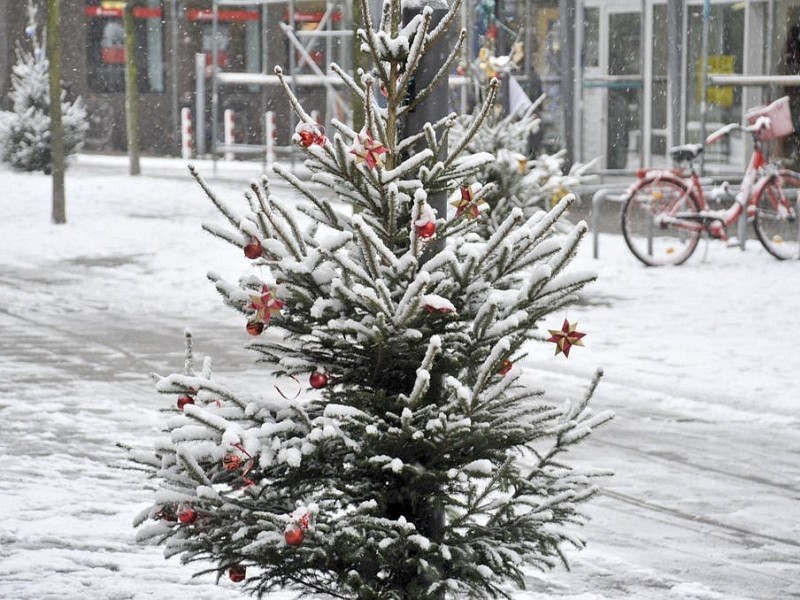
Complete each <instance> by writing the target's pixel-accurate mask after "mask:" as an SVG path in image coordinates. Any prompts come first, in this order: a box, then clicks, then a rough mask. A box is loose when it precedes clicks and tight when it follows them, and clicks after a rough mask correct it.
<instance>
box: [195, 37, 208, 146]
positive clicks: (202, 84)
mask: <svg viewBox="0 0 800 600" xmlns="http://www.w3.org/2000/svg"><path fill="white" fill-rule="evenodd" d="M205 76H206V55H205V54H203V53H202V52H201V53H198V54H195V55H194V77H195V80H194V87H195V92H194V106H195V109H194V114H195V117H194V128H195V132H196V134H195V148H196V149H197V157H198V158H200V157H201V156H203V155H204V154H205V153H206V80H205Z"/></svg>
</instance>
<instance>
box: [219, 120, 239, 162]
mask: <svg viewBox="0 0 800 600" xmlns="http://www.w3.org/2000/svg"><path fill="white" fill-rule="evenodd" d="M222 119H223V120H222V123H223V133H222V135H223V138H222V139H223V143H224V144H225V145H226V146H232V145H233V144H234V141H235V139H236V113H234V112H233V109H230V108H226V109H225V112H224V113H223V117H222ZM224 158H225V160H233V159H234V155H233V152H225V155H224Z"/></svg>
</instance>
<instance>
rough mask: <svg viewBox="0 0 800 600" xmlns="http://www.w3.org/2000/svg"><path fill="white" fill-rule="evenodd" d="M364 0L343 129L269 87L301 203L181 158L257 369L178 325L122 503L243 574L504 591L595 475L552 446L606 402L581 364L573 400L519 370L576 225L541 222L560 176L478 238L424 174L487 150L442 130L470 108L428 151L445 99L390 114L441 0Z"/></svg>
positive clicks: (420, 92) (539, 340) (414, 101)
mask: <svg viewBox="0 0 800 600" xmlns="http://www.w3.org/2000/svg"><path fill="white" fill-rule="evenodd" d="M362 10H363V14H364V23H365V25H364V29H362V30H360V31H359V32H358V35H359V37H360V39H361V41H362V49H363V50H364V51H366V52H368V53H369V55H370V56H371V57H372V61H373V66H372V68H371V70H370V71H369V72H358V73H357V74H356V76H355V77H353V76H351V75H349V74H347V73H345V72H343V71H342V70H341V69H340V68H339V67H338V66H336V65H332V66H331V68H332V69H333V70H334V71H335V72H337V73H338V74H339V75H340V76H341V78H342V80H343V82H344V84H345V85H346V86H348V87H349V89H350V90H351V92H352V94H353V97H354V98H356V99H357V101H358V102H361V103H363V107H364V114H365V124H364V127H363V129H361V130H359V131H356V130H353V129H352V128H350V127H348V126H347V125H345V124H343V123H341V122H334V123H332V129H333V130H334V131H331V132H323V131H322V129H321V128H320V127H319V126H318V125H317V124H316V123H315V121H314V120H313V119H312V118H311V117H310V116H309V115H308V114H307V113H306V112H305V111H304V109H303V108H302V106H301V105H300V104H299V103H298V101H297V99H296V98H295V97H294V96H293V95H292V94H291V91H290V90H289V88H288V87H287V86H284V87H285V88H286V92H287V94H288V95H289V98H290V100H291V102H292V105H293V108H294V110H295V112H296V114H297V117H298V119H299V120H300V124H299V125H298V127H297V130H296V133H295V135H294V141H295V143H296V144H297V145H298V146H299V147H301V148H302V149H303V150H304V151H305V152H306V153H307V155H308V159H307V161H306V163H305V164H306V166H307V168H308V169H309V170H310V171H311V173H312V175H311V177H310V179H311V181H312V182H313V183H309V182H307V181H304V180H301V179H300V178H298V177H297V176H296V175H294V174H293V173H291V172H290V171H288V170H287V169H285V168H284V167H282V166H280V165H276V167H275V172H276V173H277V175H278V176H280V177H282V178H283V179H284V180H285V181H287V182H288V183H289V184H291V186H293V187H294V188H295V190H296V191H297V193H298V194H299V195H300V196H302V197H303V198H304V199H305V200H306V202H305V203H297V201H296V199H281V198H279V197H278V195H277V194H275V193H273V190H272V189H271V187H270V184H269V180H268V179H267V178H266V177H264V178H263V179H262V180H261V181H258V182H253V183H252V184H251V186H250V190H249V191H248V192H247V193H246V194H245V201H244V203H243V205H242V206H241V207H240V208H239V209H236V208H234V207H233V206H230V205H229V204H228V203H226V202H224V201H223V200H222V199H221V198H219V197H218V196H217V195H216V194H215V193H214V192H213V191H212V190H211V189H210V188H209V187H208V185H207V184H206V183H205V181H204V180H203V179H202V178H201V177H200V175H199V174H197V173H195V172H194V171H193V173H194V175H195V177H196V178H197V180H198V182H199V183H200V185H201V186H202V188H203V190H204V191H205V193H206V194H207V195H208V197H209V198H210V199H211V201H212V202H213V203H214V204H215V205H216V206H217V208H218V209H219V210H220V212H221V214H222V215H224V217H225V219H226V221H227V223H226V225H225V226H223V225H221V224H219V223H208V224H205V225H204V227H205V228H206V229H207V230H208V231H209V232H210V233H212V234H214V235H215V236H216V237H218V238H221V239H222V240H225V241H227V242H229V243H231V244H232V245H234V246H236V247H238V248H240V249H241V251H243V253H244V255H245V257H247V259H248V260H249V261H251V263H252V269H251V270H250V271H249V272H248V273H247V274H246V275H244V276H243V277H242V278H241V279H240V280H239V281H238V282H237V283H232V282H228V281H226V280H225V279H223V278H222V277H221V276H220V275H218V274H215V273H210V274H209V278H210V279H211V281H212V282H214V284H215V286H216V289H217V290H218V291H219V293H220V294H221V295H222V297H223V298H224V300H225V302H226V303H227V304H228V305H229V306H230V307H232V308H233V309H235V311H238V312H239V313H240V314H241V316H242V324H243V325H244V326H246V329H247V331H248V332H249V333H250V334H251V335H253V336H254V338H253V341H252V342H251V344H250V347H251V348H252V350H253V351H255V352H256V353H257V354H258V358H259V362H261V363H265V364H266V366H267V367H268V368H269V369H271V373H272V374H273V376H274V378H275V383H276V386H277V387H276V390H279V391H278V392H277V393H273V394H272V395H269V394H264V395H257V396H256V395H246V394H242V393H239V392H237V391H236V390H235V389H234V388H233V387H232V386H229V385H227V384H225V383H224V382H223V381H222V380H221V379H218V378H217V377H216V376H214V377H212V368H211V362H210V360H209V359H206V360H205V361H203V363H202V365H200V364H197V363H196V361H195V359H194V351H193V340H192V337H191V334H189V333H188V332H187V336H186V363H185V368H184V372H183V373H179V374H173V375H169V376H164V377H161V376H157V377H156V380H157V384H156V385H157V389H158V391H159V392H161V393H163V394H166V395H168V396H169V397H170V398H171V402H170V409H169V415H168V418H167V419H166V421H165V429H166V436H165V437H164V438H163V439H162V440H160V441H159V442H157V444H156V446H155V449H154V450H148V451H139V450H131V451H130V455H129V456H130V458H131V460H132V461H133V465H135V466H138V467H141V468H143V469H145V470H146V471H148V472H149V473H150V475H151V476H152V477H153V479H154V481H155V484H156V486H157V491H156V493H155V498H154V501H153V504H152V505H151V506H148V507H146V508H145V509H144V510H143V511H142V512H141V513H140V515H139V516H138V517H137V519H136V520H135V523H136V525H137V526H139V527H140V529H139V539H141V540H143V541H144V540H148V541H155V542H158V543H160V544H163V545H164V546H165V554H166V555H167V556H173V555H180V556H181V559H182V560H183V561H185V562H192V561H200V562H202V563H203V564H204V565H206V566H207V568H206V569H205V570H201V571H200V572H206V571H210V572H216V573H217V574H218V576H220V577H222V576H227V577H229V578H230V579H231V580H233V581H237V582H240V581H243V582H244V585H245V586H246V587H247V589H249V590H250V591H251V592H253V593H255V594H261V593H264V592H267V591H270V590H274V589H281V588H289V589H295V590H299V591H302V592H305V593H308V594H314V593H320V594H322V595H327V596H326V597H334V598H359V599H365V600H366V599H390V598H392V599H402V600H412V599H413V600H424V599H440V598H445V597H446V598H465V597H473V596H476V597H496V596H505V595H507V593H508V587H507V586H508V585H509V583H516V584H518V585H523V583H524V581H523V572H524V569H526V568H529V567H533V568H541V569H547V568H552V567H554V566H556V565H557V564H559V563H560V562H561V561H565V560H566V559H565V554H564V549H565V547H567V546H576V547H581V546H582V545H583V544H584V541H583V539H582V537H581V536H580V535H579V533H578V532H577V531H576V529H577V527H578V526H580V525H581V524H582V523H583V522H584V521H585V516H584V514H583V513H582V510H581V503H582V502H584V501H585V500H587V499H588V498H590V497H591V496H592V495H593V494H594V493H595V492H596V490H597V487H596V483H595V477H596V476H597V475H600V474H601V472H599V471H594V470H588V469H575V468H572V467H571V466H569V465H568V464H567V463H566V461H565V454H566V453H567V452H568V451H569V450H570V448H571V447H572V446H573V445H575V444H577V443H579V442H580V441H581V440H583V439H584V438H585V437H586V436H587V435H589V434H590V433H591V431H592V429H593V428H595V427H597V426H599V425H601V424H603V423H604V422H606V421H608V420H609V419H610V418H611V414H610V413H607V412H603V413H600V414H597V415H593V414H592V413H591V410H590V408H589V407H588V403H589V399H590V397H591V395H592V393H593V391H594V388H595V386H596V384H597V382H598V379H599V373H598V375H597V377H595V379H594V380H593V381H592V382H591V383H588V382H587V383H588V391H587V392H585V393H583V394H581V396H580V397H579V398H578V400H577V401H575V402H558V403H553V402H549V401H547V400H546V399H545V397H544V392H543V390H541V389H538V388H535V387H532V386H531V385H530V381H526V380H524V379H523V371H524V365H525V364H526V363H530V364H533V363H534V362H535V361H536V359H537V356H538V357H543V356H544V355H545V354H548V353H552V351H553V347H552V346H549V345H546V344H545V343H544V342H545V341H546V340H547V339H548V338H547V334H545V333H543V330H542V329H540V328H541V327H542V326H544V327H545V328H547V327H548V326H556V327H557V328H556V329H555V330H553V331H551V332H550V333H551V337H550V338H549V340H550V341H552V342H555V343H556V344H557V348H558V350H559V351H563V352H564V354H565V355H568V354H569V351H570V348H571V346H573V345H582V344H581V342H582V340H581V338H582V337H583V334H582V333H580V332H578V331H576V330H575V327H574V324H573V325H571V324H569V323H566V322H565V323H564V326H563V328H561V329H558V327H559V326H560V323H561V319H562V318H563V315H561V311H562V309H563V307H564V306H566V305H567V304H568V303H570V302H572V301H573V300H574V299H575V297H576V294H577V293H578V292H579V291H580V290H581V289H582V288H583V287H584V285H586V284H587V283H589V282H590V281H592V280H593V279H594V277H595V276H594V274H593V273H588V272H570V271H569V269H568V268H567V265H568V263H569V262H570V259H571V258H572V257H573V256H574V254H575V252H576V249H577V246H578V244H579V242H580V240H581V237H582V236H583V235H584V233H585V231H586V226H585V224H583V223H580V224H578V225H577V226H575V227H574V228H573V229H572V230H571V231H570V232H569V233H568V234H566V235H564V236H559V235H554V234H553V231H552V229H553V225H554V223H555V222H556V221H557V220H558V218H559V216H560V215H561V214H562V213H563V212H564V211H565V210H566V209H567V207H568V205H569V203H570V201H571V199H570V198H564V199H562V200H561V201H560V202H558V204H557V205H556V206H555V207H554V208H553V209H552V210H551V211H549V212H547V213H545V212H538V213H536V214H535V215H533V216H531V217H530V218H526V217H525V216H524V215H523V212H522V210H520V209H518V208H517V209H512V210H510V211H509V213H508V216H507V217H506V218H505V219H504V220H503V222H502V223H500V224H499V226H498V227H497V228H496V230H495V231H494V232H493V233H491V235H489V237H484V236H482V235H480V233H479V232H478V230H477V228H476V224H477V223H478V221H479V218H480V213H479V214H478V215H477V218H473V217H474V216H475V215H474V213H473V211H472V208H473V206H474V203H475V202H476V200H475V199H471V200H466V201H465V203H464V204H463V205H461V206H457V207H453V206H450V207H449V208H450V210H449V211H447V210H446V209H441V208H440V210H441V212H440V213H439V214H437V213H436V212H435V210H434V206H433V205H432V203H433V202H434V200H433V199H434V198H436V197H437V195H439V196H441V195H443V194H447V193H448V192H452V191H454V190H459V189H460V188H461V187H462V185H465V184H466V182H467V181H468V180H469V179H470V178H474V177H475V176H476V174H477V173H479V172H480V171H481V169H483V168H484V167H485V166H486V165H487V164H489V163H490V162H491V161H493V160H495V157H494V156H492V155H491V154H489V153H477V154H465V153H463V152H462V150H463V149H464V148H466V147H467V146H468V144H469V142H470V140H471V138H472V137H473V136H474V134H475V129H476V128H477V127H479V126H480V123H479V122H476V123H475V128H473V129H471V130H469V131H466V132H464V135H463V137H462V139H461V140H460V142H459V143H457V144H455V146H454V151H453V152H451V153H450V154H449V155H447V154H446V152H445V149H446V148H447V147H448V137H449V135H450V134H451V129H452V126H453V122H454V118H453V116H449V117H447V118H445V119H442V120H441V121H439V122H436V123H431V124H428V125H427V126H426V127H425V128H424V131H423V133H422V134H419V135H415V136H409V135H408V134H407V131H408V128H407V126H406V119H407V117H408V115H409V114H410V112H411V111H414V110H415V109H418V108H419V107H420V105H421V104H420V103H422V102H424V101H425V98H426V97H428V92H427V91H426V89H419V88H417V89H416V90H415V93H414V95H411V94H409V92H408V90H409V87H410V84H411V83H412V82H414V78H415V74H416V72H417V69H418V66H419V63H420V60H421V59H422V57H423V56H424V55H425V54H426V53H427V52H429V51H431V49H432V48H434V47H435V45H436V44H444V43H446V37H445V36H444V35H443V32H444V31H445V30H446V28H447V26H448V25H449V23H450V22H451V21H452V19H453V17H454V15H455V14H456V11H457V10H458V3H456V4H455V5H454V6H452V7H451V8H450V9H449V11H447V12H446V14H445V15H444V16H443V18H442V19H441V21H440V22H438V24H433V23H434V22H433V21H432V17H433V15H434V11H432V10H431V9H430V8H429V7H425V8H424V9H421V11H420V12H419V14H416V16H414V17H413V18H410V19H409V20H408V22H406V23H404V22H403V21H402V20H401V5H400V0H391V1H390V2H388V3H387V4H386V5H385V8H384V13H383V16H382V20H381V26H380V28H379V29H377V30H374V29H373V28H372V26H371V25H370V24H371V23H372V19H371V16H370V14H369V5H368V3H367V2H365V1H364V2H362ZM436 16H437V17H438V16H440V15H439V14H437V15H436ZM463 39H464V33H463V32H462V33H461V35H460V36H459V40H458V43H457V44H456V45H455V48H454V49H453V50H452V52H450V53H449V54H448V59H447V60H446V61H445V64H442V65H441V71H440V74H441V75H442V76H446V73H447V72H448V71H449V69H450V67H451V64H452V61H453V60H455V58H456V57H457V55H458V52H459V49H460V45H461V43H462V42H463ZM278 74H279V75H280V76H281V77H282V74H281V73H280V70H278ZM433 80H434V82H436V83H439V82H441V81H442V79H441V77H434V78H433ZM417 81H419V80H417ZM495 89H496V85H495V84H493V85H492V91H491V92H490V94H489V96H490V97H489V99H488V100H487V102H493V95H494V90H495ZM323 191H326V192H327V193H324V192H323ZM443 206H445V207H446V206H447V205H446V204H443ZM489 209H490V210H491V207H489ZM545 320H546V322H545ZM209 565H210V566H209Z"/></svg>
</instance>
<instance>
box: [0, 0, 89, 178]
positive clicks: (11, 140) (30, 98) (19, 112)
mask: <svg viewBox="0 0 800 600" xmlns="http://www.w3.org/2000/svg"><path fill="white" fill-rule="evenodd" d="M36 13H37V11H36V6H35V5H34V4H33V2H30V1H29V2H28V26H27V28H26V29H25V33H26V35H27V37H28V43H27V44H25V45H23V44H17V48H16V55H17V62H16V64H15V65H14V68H13V72H12V75H11V92H10V93H9V98H10V99H11V101H12V103H13V110H11V111H4V112H0V158H2V160H3V161H4V162H7V163H9V164H10V165H11V166H12V167H14V168H16V169H20V170H23V171H44V172H45V173H50V171H51V169H52V158H51V155H50V148H51V141H50V79H49V77H50V75H49V73H50V62H49V61H48V60H47V56H46V53H45V43H44V40H43V35H42V34H41V33H40V30H39V26H38V23H37V19H36ZM61 114H62V119H63V124H64V155H65V156H66V157H69V156H70V155H72V154H74V153H76V152H77V151H78V150H80V148H81V147H82V146H83V141H84V139H85V136H86V131H87V130H88V128H89V123H88V121H87V120H86V109H85V108H84V106H83V101H82V100H81V98H77V99H75V101H74V102H69V101H67V99H66V94H62V101H61Z"/></svg>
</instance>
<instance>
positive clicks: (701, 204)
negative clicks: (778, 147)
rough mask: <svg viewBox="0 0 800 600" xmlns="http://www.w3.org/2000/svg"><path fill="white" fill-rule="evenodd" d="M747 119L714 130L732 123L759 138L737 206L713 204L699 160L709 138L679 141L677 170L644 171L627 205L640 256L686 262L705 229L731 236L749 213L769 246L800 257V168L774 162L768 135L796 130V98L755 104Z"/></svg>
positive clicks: (631, 241)
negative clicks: (791, 111)
mask: <svg viewBox="0 0 800 600" xmlns="http://www.w3.org/2000/svg"><path fill="white" fill-rule="evenodd" d="M747 120H748V123H749V124H748V125H739V124H738V123H731V124H729V125H726V126H725V127H722V128H721V129H718V130H717V131H715V132H714V133H712V134H711V135H709V136H708V138H706V144H713V143H715V142H717V141H719V140H720V139H722V138H723V137H725V136H726V135H728V134H730V133H731V132H732V131H744V132H747V133H750V134H751V135H752V138H753V154H752V156H751V157H750V162H749V164H748V165H747V170H746V171H745V176H744V179H743V180H742V184H741V188H740V191H739V193H738V194H736V196H735V199H734V202H733V204H732V205H731V206H730V207H729V208H726V209H724V210H712V209H711V208H710V207H709V205H708V201H707V199H706V194H705V192H704V190H703V186H702V184H701V183H700V177H699V175H698V172H697V169H696V168H695V166H694V163H695V160H696V159H697V158H698V157H699V156H700V154H701V153H702V152H703V149H704V146H703V144H687V145H684V146H677V147H675V148H672V149H671V150H670V155H671V157H672V159H673V161H674V162H675V163H676V168H674V169H672V170H645V171H642V172H640V173H639V178H638V179H637V181H636V182H635V183H634V184H633V185H632V186H631V187H630V189H629V190H628V193H627V198H626V200H625V203H624V205H623V208H622V235H623V237H624V238H625V242H626V244H627V245H628V248H630V250H631V252H633V255H634V256H636V258H638V259H639V260H640V261H642V262H643V263H644V264H646V265H649V266H660V265H680V264H681V263H683V262H685V261H686V260H687V259H688V258H689V257H690V256H691V255H692V253H693V252H694V251H695V249H696V248H697V244H698V242H699V240H700V237H701V236H709V237H711V238H716V239H722V240H727V239H728V234H727V228H728V227H730V226H731V225H733V224H735V223H737V221H738V220H739V219H740V218H741V217H742V215H743V214H746V215H747V219H748V221H749V222H752V224H753V229H754V230H755V233H756V236H757V237H758V239H759V241H760V242H761V244H762V245H763V246H764V248H766V250H767V252H769V253H770V254H772V255H773V256H774V257H775V258H778V259H780V260H785V259H790V258H800V222H798V219H797V211H798V195H799V194H800V173H796V172H794V171H790V170H788V169H781V168H779V167H778V166H777V165H776V164H774V163H771V162H768V161H767V160H766V158H765V155H764V149H763V146H764V142H766V141H768V140H772V139H776V138H779V137H783V136H785V135H788V134H789V133H791V132H792V131H793V129H792V122H791V115H790V114H789V103H788V98H781V99H780V100H776V101H775V102H773V103H772V104H770V105H769V106H766V107H763V108H758V109H754V110H752V111H750V112H749V113H748V115H747ZM740 243H741V242H740ZM742 247H743V246H742Z"/></svg>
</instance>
